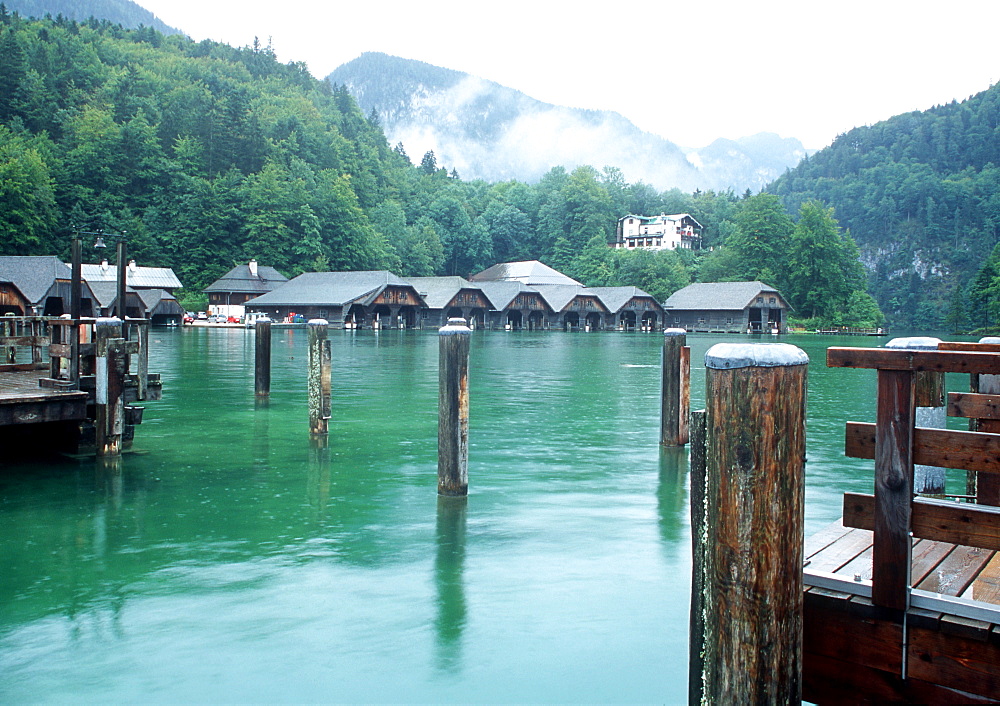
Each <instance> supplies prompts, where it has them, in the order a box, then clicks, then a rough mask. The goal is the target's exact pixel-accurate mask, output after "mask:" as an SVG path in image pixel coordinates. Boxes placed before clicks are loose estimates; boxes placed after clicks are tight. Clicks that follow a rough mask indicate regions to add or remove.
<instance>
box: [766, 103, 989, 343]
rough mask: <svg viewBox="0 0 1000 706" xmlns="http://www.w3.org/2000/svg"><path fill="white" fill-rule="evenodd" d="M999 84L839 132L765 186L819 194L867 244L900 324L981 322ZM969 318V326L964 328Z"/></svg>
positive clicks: (799, 196)
mask: <svg viewBox="0 0 1000 706" xmlns="http://www.w3.org/2000/svg"><path fill="white" fill-rule="evenodd" d="M998 126H1000V86H993V87H992V88H990V89H989V90H986V91H983V92H982V93H979V94H977V95H975V96H972V97H971V98H969V99H968V100H965V101H962V102H961V103H959V102H952V103H950V104H948V105H943V106H938V107H935V108H933V109H931V110H928V111H925V112H914V113H907V114H904V115H899V116H896V117H894V118H891V119H889V120H886V121H883V122H880V123H878V124H876V125H872V126H870V127H861V128H856V129H854V130H851V131H850V132H848V133H846V134H844V135H840V136H839V137H838V138H837V139H836V140H835V141H834V142H833V144H832V145H831V146H830V147H828V148H826V149H824V150H822V151H820V152H818V153H817V154H815V155H813V156H811V157H810V158H808V159H806V160H803V162H802V163H801V164H799V166H798V167H796V168H795V169H792V170H790V171H789V172H787V173H786V174H785V175H784V176H782V177H781V178H780V179H778V180H777V181H776V182H775V183H773V184H772V185H771V186H770V187H769V189H768V190H769V191H771V192H772V193H775V194H777V195H779V196H780V197H781V198H782V199H783V201H784V203H785V205H786V207H787V208H788V209H789V211H792V212H794V211H795V210H796V209H797V208H798V206H799V204H800V203H802V202H804V201H806V200H809V199H814V198H815V199H820V200H822V201H824V202H826V203H828V204H831V205H833V206H835V208H836V213H837V218H838V219H839V220H840V223H841V225H842V226H844V227H846V228H848V229H849V230H850V232H851V235H852V236H853V237H854V239H855V240H856V241H857V243H858V245H859V246H860V248H861V253H862V259H863V261H864V263H865V265H866V267H867V269H868V270H869V274H870V287H869V289H870V291H871V292H872V293H873V294H874V295H875V296H876V298H877V300H878V302H879V304H880V305H881V306H882V308H883V310H884V311H886V313H887V314H888V315H889V316H890V317H892V320H893V322H894V324H895V325H897V326H907V325H914V326H918V327H921V328H936V327H941V326H944V325H948V326H952V327H956V326H958V327H961V326H963V324H962V322H961V318H962V316H964V315H966V314H968V315H970V316H971V319H970V320H969V321H968V324H972V325H974V326H975V325H983V324H984V323H985V322H984V321H983V320H982V311H980V309H981V308H982V307H981V302H980V305H977V304H976V302H975V301H972V300H969V299H968V294H969V283H970V281H971V280H972V279H973V278H974V277H975V275H976V273H977V271H978V270H979V269H980V267H981V266H982V265H983V263H984V261H985V260H986V258H987V256H988V255H989V254H990V252H991V251H992V249H993V247H994V245H995V244H996V243H997V242H998V240H1000V230H998V229H1000V166H998V165H1000V127H998ZM968 324H965V325H968Z"/></svg>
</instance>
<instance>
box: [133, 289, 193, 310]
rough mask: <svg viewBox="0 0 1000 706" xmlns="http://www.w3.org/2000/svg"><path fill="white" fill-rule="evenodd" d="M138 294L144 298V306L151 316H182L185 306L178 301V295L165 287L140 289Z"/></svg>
mask: <svg viewBox="0 0 1000 706" xmlns="http://www.w3.org/2000/svg"><path fill="white" fill-rule="evenodd" d="M136 294H138V295H139V298H140V299H141V300H142V305H143V308H144V309H145V310H146V313H147V314H148V315H149V316H154V315H167V316H180V315H181V314H183V313H184V308H183V307H182V306H181V305H180V304H179V303H178V302H177V297H175V296H174V295H173V294H171V293H170V292H168V291H166V290H165V289H140V290H138V291H137V292H136Z"/></svg>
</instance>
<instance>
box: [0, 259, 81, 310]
mask: <svg viewBox="0 0 1000 706" xmlns="http://www.w3.org/2000/svg"><path fill="white" fill-rule="evenodd" d="M72 277H73V271H72V270H71V269H70V268H69V266H68V265H66V264H65V263H63V262H62V260H60V259H59V258H58V257H55V256H52V255H5V256H0V282H10V283H11V284H13V285H14V286H15V287H17V288H18V290H20V292H21V294H23V295H24V297H25V299H27V300H28V301H29V302H30V303H31V304H32V305H33V306H34V305H38V304H40V303H42V299H44V298H45V296H46V294H48V292H49V290H50V289H51V288H52V285H53V284H54V283H55V281H56V280H57V279H61V280H66V281H67V282H68V281H69V280H71V279H72Z"/></svg>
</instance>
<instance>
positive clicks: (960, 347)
mask: <svg viewBox="0 0 1000 706" xmlns="http://www.w3.org/2000/svg"><path fill="white" fill-rule="evenodd" d="M938 350H939V351H965V352H977V353H1000V344H997V343H968V342H965V341H941V343H939V344H938Z"/></svg>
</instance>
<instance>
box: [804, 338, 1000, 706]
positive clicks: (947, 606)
mask: <svg viewBox="0 0 1000 706" xmlns="http://www.w3.org/2000/svg"><path fill="white" fill-rule="evenodd" d="M998 351H1000V347H998V346H993V347H992V349H991V348H990V347H989V346H983V345H980V344H949V343H942V344H941V345H940V346H939V349H938V350H933V351H917V350H889V349H860V348H831V349H829V351H828V353H827V364H828V365H829V366H830V367H845V368H847V367H849V368H868V369H873V370H876V371H877V375H878V406H877V414H876V416H877V419H876V422H875V423H874V424H869V423H857V422H851V423H848V424H847V432H846V453H847V455H848V456H851V457H855V458H870V459H873V460H874V461H875V470H874V473H875V487H874V489H875V492H874V493H873V494H860V493H848V494H846V495H845V496H844V514H843V521H842V522H841V523H837V524H836V525H833V526H831V527H829V528H827V529H826V530H824V531H822V532H820V533H819V534H817V535H815V536H813V537H811V538H810V539H809V540H808V541H807V543H806V549H805V567H804V572H803V573H804V576H803V578H804V583H805V586H806V589H805V601H804V616H803V650H804V659H803V664H804V667H803V697H804V698H805V699H807V700H810V701H814V702H817V703H859V702H860V703H863V702H879V703H892V702H897V703H899V702H908V703H914V702H919V703H997V702H998V701H1000V557H998V556H997V551H998V550H1000V508H998V507H995V506H992V505H988V504H980V503H975V502H956V501H954V500H946V499H943V498H942V497H921V496H917V495H915V494H914V493H913V468H914V464H925V465H930V466H939V467H944V468H952V469H964V470H966V471H969V472H973V473H978V474H989V475H991V476H992V475H995V474H998V473H1000V435H998V434H992V433H985V432H978V431H950V430H947V429H930V428H920V427H916V425H915V423H914V419H915V408H916V406H917V403H918V402H917V399H916V397H915V390H916V389H917V388H918V387H919V384H920V379H921V376H925V375H927V374H937V373H945V372H951V373H967V374H970V375H971V376H973V377H972V378H971V380H972V385H973V386H974V385H975V381H976V376H979V375H983V374H990V375H995V374H998V373H1000V355H998V354H997V352H998ZM948 414H949V415H950V416H959V417H961V416H966V417H972V418H974V419H986V420H990V419H1000V397H997V396H993V395H985V394H975V393H952V394H950V395H949V396H948ZM962 490H963V493H961V494H958V495H963V496H965V495H966V494H965V493H964V490H965V489H964V488H963V489H962ZM962 499H963V500H971V501H975V500H976V498H975V497H962Z"/></svg>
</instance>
